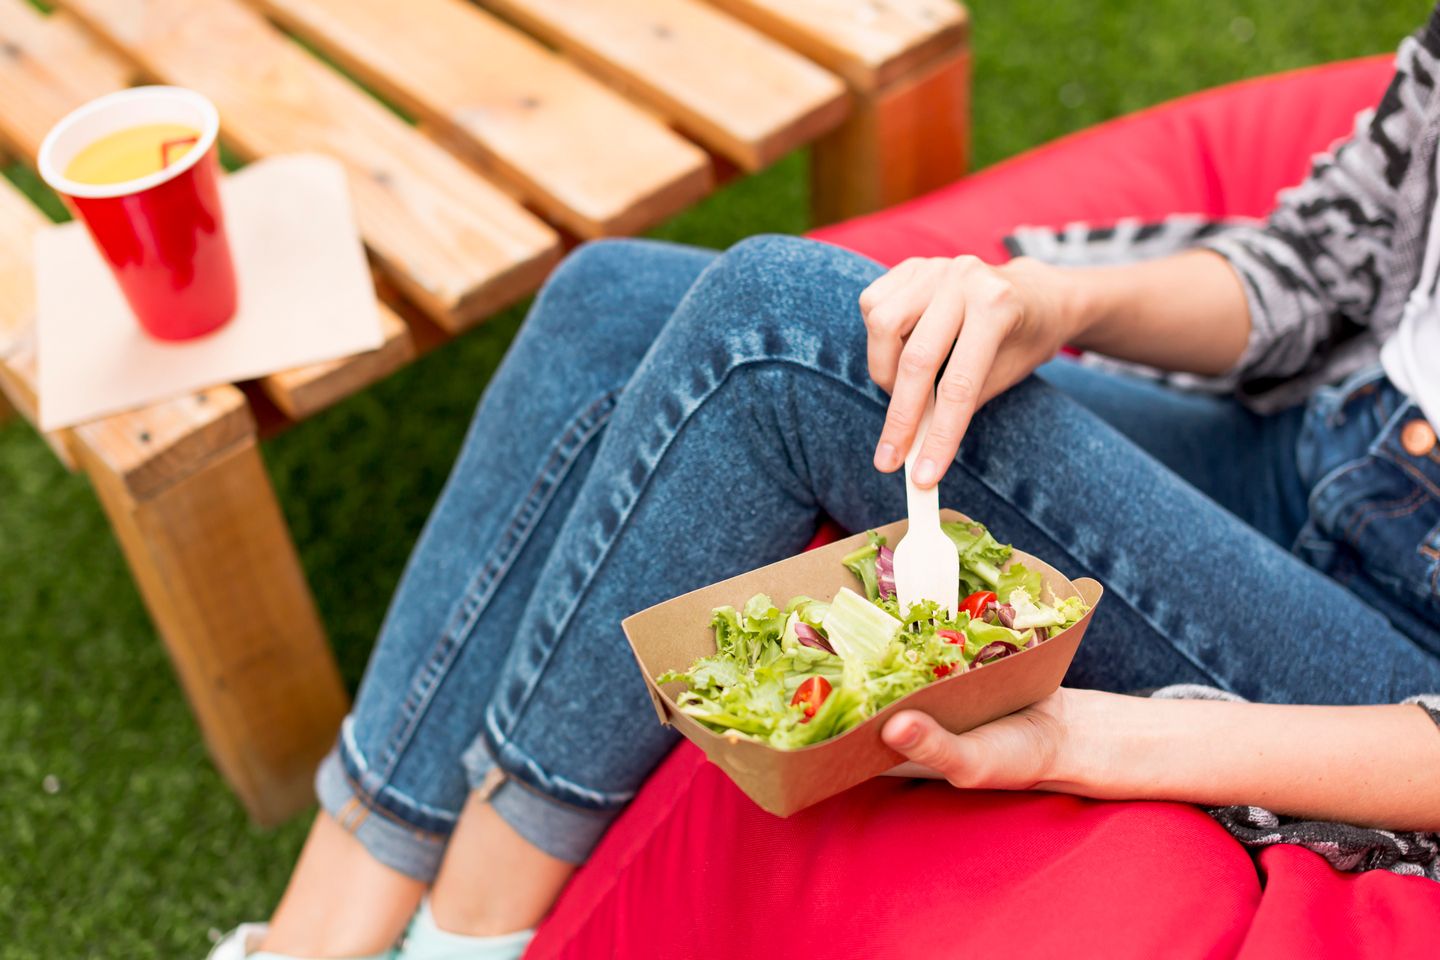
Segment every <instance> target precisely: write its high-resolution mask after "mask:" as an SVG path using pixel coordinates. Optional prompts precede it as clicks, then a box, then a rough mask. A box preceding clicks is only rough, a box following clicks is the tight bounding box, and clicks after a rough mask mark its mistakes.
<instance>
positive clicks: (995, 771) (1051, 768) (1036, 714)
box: [881, 687, 1103, 792]
mask: <svg viewBox="0 0 1440 960" xmlns="http://www.w3.org/2000/svg"><path fill="white" fill-rule="evenodd" d="M1086 696H1095V694H1092V693H1089V692H1088V691H1074V690H1067V689H1066V688H1064V687H1061V688H1060V689H1058V690H1056V691H1055V692H1054V693H1052V694H1050V696H1048V697H1046V698H1045V699H1044V700H1041V701H1039V702H1038V703H1035V704H1032V705H1031V706H1029V707H1026V708H1025V709H1024V710H1021V711H1019V712H1018V713H1012V714H1010V715H1009V716H1006V717H1001V718H1000V719H999V720H993V721H991V722H990V723H987V724H984V725H982V726H979V727H976V728H975V729H973V730H969V731H967V732H965V733H950V732H949V731H947V730H945V729H944V728H943V727H941V726H940V725H939V724H938V723H936V722H935V721H934V720H933V719H931V718H930V717H929V716H928V715H926V714H923V713H920V712H918V711H915V710H905V711H903V712H901V713H898V714H896V715H895V716H894V717H892V718H891V719H890V720H889V721H888V722H887V723H886V724H885V729H884V731H883V732H882V734H881V735H882V737H883V738H884V740H885V742H886V743H887V744H889V745H890V746H891V747H892V748H894V749H895V750H897V751H899V752H900V753H902V754H904V755H905V757H906V758H907V759H909V760H910V761H912V762H913V763H914V764H917V765H919V766H920V767H923V768H925V769H926V770H929V771H934V773H935V774H937V775H939V776H940V777H941V778H943V779H945V780H948V781H950V783H951V784H953V785H955V786H957V787H965V788H969V789H983V790H1029V789H1032V788H1040V789H1045V790H1060V791H1065V792H1071V790H1073V789H1074V787H1075V785H1074V784H1069V783H1066V782H1065V780H1064V774H1063V773H1062V771H1063V770H1065V769H1068V768H1069V765H1070V760H1071V759H1072V758H1071V754H1072V753H1073V752H1074V750H1075V746H1076V744H1075V742H1074V739H1073V738H1072V737H1071V735H1070V734H1071V731H1072V730H1073V729H1074V726H1073V722H1074V720H1075V717H1074V714H1075V712H1076V711H1077V710H1078V709H1081V705H1080V704H1079V703H1077V700H1079V699H1083V698H1084V697H1086ZM1102 696H1103V695H1102ZM897 772H905V771H903V770H902V771H897ZM921 775H924V774H923V772H921ZM1067 788H1068V789H1067Z"/></svg>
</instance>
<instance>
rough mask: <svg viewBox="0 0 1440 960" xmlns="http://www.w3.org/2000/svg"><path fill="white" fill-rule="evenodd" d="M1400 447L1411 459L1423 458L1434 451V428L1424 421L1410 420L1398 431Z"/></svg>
mask: <svg viewBox="0 0 1440 960" xmlns="http://www.w3.org/2000/svg"><path fill="white" fill-rule="evenodd" d="M1400 446H1402V447H1404V448H1405V452H1406V453H1408V454H1410V456H1412V457H1423V456H1425V455H1426V454H1428V453H1429V452H1430V451H1431V450H1434V449H1435V428H1434V427H1432V426H1430V424H1429V423H1427V422H1425V421H1424V420H1411V421H1410V422H1409V423H1407V424H1405V426H1404V427H1403V428H1402V429H1401V430H1400Z"/></svg>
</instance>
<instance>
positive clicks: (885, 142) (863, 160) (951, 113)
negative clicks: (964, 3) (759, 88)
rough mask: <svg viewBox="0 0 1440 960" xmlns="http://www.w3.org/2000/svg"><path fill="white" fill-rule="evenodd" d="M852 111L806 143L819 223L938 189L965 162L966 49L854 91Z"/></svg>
mask: <svg viewBox="0 0 1440 960" xmlns="http://www.w3.org/2000/svg"><path fill="white" fill-rule="evenodd" d="M851 96H852V97H853V103H854V109H853V110H852V112H851V114H850V117H849V118H848V119H847V120H846V121H845V122H844V123H843V124H841V126H840V127H839V128H837V129H836V130H834V131H832V132H831V133H829V134H826V135H825V136H824V137H822V138H821V139H820V140H818V141H816V143H815V145H814V146H813V147H812V148H811V166H810V169H811V178H810V183H811V201H810V202H811V210H812V214H813V219H814V223H815V225H816V226H820V225H823V224H826V223H833V222H835V221H837V220H844V219H846V218H848V217H855V216H859V215H861V214H865V213H870V212H872V211H875V210H881V209H884V208H885V207H888V206H891V205H893V204H896V203H900V202H901V201H903V200H909V199H910V198H911V197H916V196H919V195H920V194H922V193H925V192H927V191H930V190H934V189H936V188H938V187H942V186H944V185H945V184H947V183H950V182H952V181H954V180H956V179H958V178H959V177H960V176H961V175H963V174H964V173H965V171H966V169H967V167H968V166H969V162H970V51H969V49H968V47H960V48H957V49H955V50H953V51H951V52H950V53H948V54H946V55H945V56H944V57H942V58H941V59H939V60H938V61H931V62H929V64H928V65H927V66H926V67H925V68H924V69H923V70H920V71H919V72H917V73H916V74H915V75H913V76H908V77H901V78H899V79H897V80H895V81H893V82H891V83H889V84H886V85H885V86H884V87H881V88H880V89H877V90H869V91H867V90H852V91H851Z"/></svg>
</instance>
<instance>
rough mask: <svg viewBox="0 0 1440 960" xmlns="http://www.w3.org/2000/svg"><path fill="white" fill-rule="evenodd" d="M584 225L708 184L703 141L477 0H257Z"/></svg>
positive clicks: (576, 227)
mask: <svg viewBox="0 0 1440 960" xmlns="http://www.w3.org/2000/svg"><path fill="white" fill-rule="evenodd" d="M258 3H259V5H260V6H261V7H262V8H263V9H265V10H266V11H268V12H269V13H270V14H271V15H272V16H273V17H274V18H275V19H276V20H278V21H279V22H280V23H281V24H282V25H284V26H285V27H287V28H289V29H291V30H293V31H294V32H295V33H297V34H299V35H300V36H302V37H304V38H305V39H306V40H308V41H309V42H311V43H313V44H315V45H316V46H317V47H319V48H321V49H322V50H324V51H325V52H326V53H327V54H329V55H330V56H332V57H334V58H335V59H336V60H337V61H338V62H339V63H341V64H342V65H344V66H345V67H346V69H348V70H350V71H351V72H352V73H354V74H356V75H357V76H358V77H360V78H361V79H362V80H364V81H365V82H366V83H368V84H370V85H371V86H372V87H374V88H375V89H376V90H378V91H379V92H380V93H381V94H382V95H383V96H385V97H387V98H389V99H390V100H392V101H394V102H395V103H397V104H398V105H399V106H400V107H401V108H403V109H404V110H406V111H407V112H409V113H410V114H412V115H413V116H416V117H418V118H420V119H422V120H423V121H425V122H426V123H427V124H429V125H430V126H432V127H435V128H437V129H440V130H443V131H445V132H446V133H448V134H449V136H448V137H446V141H447V143H452V144H459V145H460V146H461V147H462V148H466V149H465V155H466V156H473V157H474V159H475V160H476V161H477V162H478V163H479V164H481V165H482V167H483V168H484V169H485V170H487V171H488V172H492V173H493V174H495V175H496V176H497V177H498V178H502V179H504V180H505V181H507V182H508V183H510V184H512V185H513V186H514V187H515V188H516V189H517V190H518V191H519V193H520V194H521V195H522V196H523V197H524V198H525V199H526V200H527V201H529V202H530V203H533V204H534V205H535V206H536V207H537V208H538V209H540V210H541V211H543V212H544V213H545V214H546V215H547V216H549V217H551V218H552V219H554V220H555V221H556V222H557V223H559V224H561V225H562V226H564V227H565V228H567V229H569V230H571V231H573V232H574V233H576V234H578V235H580V236H583V237H599V236H611V235H616V234H626V233H636V232H639V231H640V230H643V229H645V228H646V227H650V226H653V225H654V224H655V223H657V222H659V221H660V220H662V219H663V218H665V217H667V216H669V215H670V214H673V213H677V212H679V211H680V210H682V209H684V208H685V207H686V206H688V205H689V204H691V203H693V202H694V201H695V200H698V199H699V198H700V197H702V196H704V195H705V194H706V193H708V192H709V190H710V186H711V181H710V168H709V162H708V160H707V158H706V156H705V154H704V152H703V151H701V150H699V149H697V148H696V147H694V146H693V145H691V144H690V143H689V142H687V141H686V140H684V139H683V138H681V137H679V136H677V135H676V134H674V133H672V132H671V131H670V130H669V129H667V128H666V127H665V126H664V125H663V124H661V123H659V122H658V121H657V120H655V119H654V118H653V117H652V116H651V115H650V114H648V113H646V112H645V111H643V110H641V109H640V108H638V107H635V106H633V105H631V104H630V103H629V102H628V101H627V100H625V99H624V98H623V97H620V96H618V95H617V94H614V93H612V92H611V91H610V90H609V89H608V88H606V87H605V86H604V85H603V84H601V83H599V82H597V81H595V80H593V79H591V78H590V77H589V76H588V75H587V74H586V73H584V72H583V71H581V70H579V69H577V68H576V67H574V66H573V65H571V64H570V63H569V62H568V61H566V60H565V59H563V58H562V57H559V56H556V55H555V54H553V53H551V52H550V51H549V50H547V49H545V47H543V46H541V45H540V44H538V43H536V42H535V41H533V40H531V39H530V38H529V37H527V36H526V35H525V34H523V33H520V32H519V31H517V30H515V29H513V28H511V27H509V26H508V25H506V24H503V23H501V22H499V21H498V20H496V19H494V18H493V17H491V16H489V15H488V14H486V13H484V12H482V11H481V10H479V9H477V8H476V7H475V6H473V5H472V4H470V3H467V2H464V0H407V2H406V3H404V4H396V3H394V2H392V0H258Z"/></svg>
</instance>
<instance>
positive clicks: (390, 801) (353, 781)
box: [338, 717, 455, 837]
mask: <svg viewBox="0 0 1440 960" xmlns="http://www.w3.org/2000/svg"><path fill="white" fill-rule="evenodd" d="M338 753H339V756H340V773H341V776H343V777H344V778H345V780H346V782H347V783H348V784H350V785H351V787H352V790H351V792H352V793H354V794H357V795H360V796H362V797H365V798H371V799H373V801H374V803H373V805H374V806H376V807H379V808H382V809H384V810H385V811H386V812H388V813H393V814H394V816H395V817H396V818H398V820H399V821H400V822H402V823H404V824H406V825H407V826H412V827H413V826H414V825H413V824H411V823H410V822H409V821H408V820H406V819H405V817H406V816H407V812H413V813H415V814H419V815H421V816H425V817H432V818H434V819H436V820H441V821H444V822H445V823H449V824H453V823H454V822H455V812H454V811H453V810H441V809H440V808H438V807H432V806H430V805H429V804H427V803H420V802H419V801H418V800H416V799H415V798H413V797H411V796H410V795H409V794H407V793H405V792H403V791H400V790H397V789H395V787H394V786H392V785H391V784H390V783H389V782H388V779H381V778H380V777H378V776H377V775H376V774H375V773H374V769H373V767H372V766H371V764H370V763H369V762H368V761H367V760H366V759H365V755H364V754H363V753H362V752H361V751H360V745H359V744H358V743H356V742H355V731H354V722H353V719H352V718H351V717H346V718H345V720H344V721H343V722H342V724H341V726H340V742H339V744H338ZM351 767H353V768H354V769H355V770H356V771H358V774H359V776H358V777H357V776H356V775H354V774H352V773H351V772H350V770H351ZM366 777H371V778H373V779H374V780H375V781H376V783H377V784H379V785H378V786H377V787H376V788H375V789H373V790H370V789H367V788H366V787H365V786H364V780H365V778H366ZM390 805H399V806H401V807H403V808H404V809H403V810H390ZM415 829H417V830H423V829H424V828H421V827H415ZM424 832H425V833H427V834H430V835H433V836H437V837H438V836H443V834H441V833H438V832H436V831H433V830H431V831H424Z"/></svg>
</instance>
